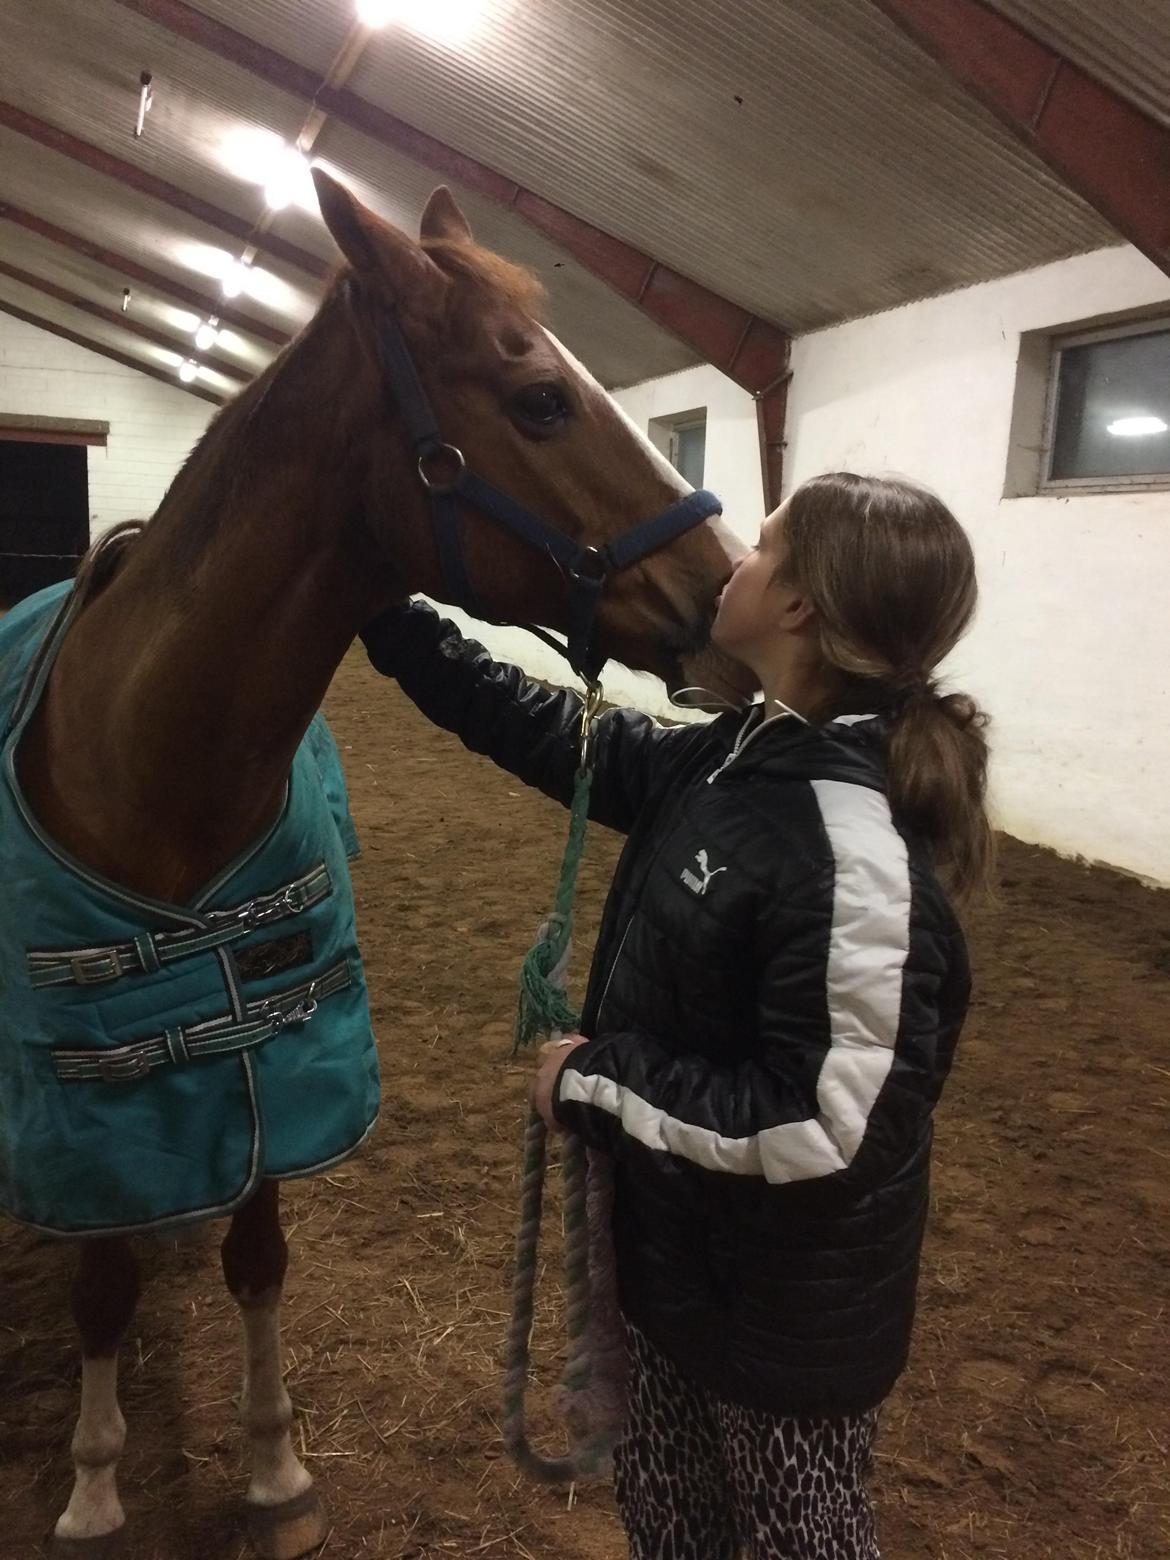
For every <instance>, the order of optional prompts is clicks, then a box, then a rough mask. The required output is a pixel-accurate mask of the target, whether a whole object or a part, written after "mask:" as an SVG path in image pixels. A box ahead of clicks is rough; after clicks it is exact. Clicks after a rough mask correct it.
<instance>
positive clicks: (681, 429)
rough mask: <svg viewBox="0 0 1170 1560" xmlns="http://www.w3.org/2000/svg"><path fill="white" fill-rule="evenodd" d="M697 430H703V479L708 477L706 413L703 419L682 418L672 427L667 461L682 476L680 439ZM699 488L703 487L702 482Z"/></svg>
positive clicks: (673, 423) (672, 424)
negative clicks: (683, 435) (685, 434)
mask: <svg viewBox="0 0 1170 1560" xmlns="http://www.w3.org/2000/svg"><path fill="white" fill-rule="evenodd" d="M696 428H701V429H702V430H703V477H704V479H705V478H706V476H707V417H706V413H704V414H703V415H702V416H701V417H680V418H679V419H678V421H677V422H672V423H671V425H670V451H669V453H668V455H667V459H668V460H669V461H670V464H671V465H672V466H673V467H674V469H675V470H676V471H677V472H678V473H679V475H680V476H681V475H682V467H681V466H680V465H679V439H680V436H681V435H682V434H684V433H693V432H694V430H695V429H696ZM699 486H700V487H701V486H702V483H701V482H700V484H699Z"/></svg>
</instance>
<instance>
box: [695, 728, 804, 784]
mask: <svg viewBox="0 0 1170 1560" xmlns="http://www.w3.org/2000/svg"><path fill="white" fill-rule="evenodd" d="M791 719H793V717H792V716H791V715H789V714H788V713H787V712H786V711H783V710H782V711H781V712H780V714H779V715H769V716H768V717H767V719H766V720H762V721H760V723H759V725H758V726H753V727H752V728H751V730H750V731H749V730H748V727H747V721H745V722H744V723H743V725H742V726H741V727H740V730H739V734H738V735H737V737H736V739H735V742H734V744H733V746H732V749H731V752H730V753H728V755H727V757H726V758H725V759H724V760H723V762H722V763H721V764H720V765H719V768H718V769H713V770H712V771H711V773H710V774H709V775H708V776H707V784H708V785H710V784H711V783H712V782H713V781H715V780H717V779H718V778H719V776H720V775H721V774H722V773H723V771H724V770H725V769H727V768H728V767H729V766H730V765H731V764H733V763H734V762H735V760H736V759H737V758H738V757H739V755H740V754H741V753H742V752H743V751H744V749H745V748H747V747H750V746H751V744H752V743H753V742H754V741H755V740H756V738H757V737H758V736H759V734H760V732H761V731H763V729H764V727H765V726H774V725H775V724H776V722H777V721H778V720H791Z"/></svg>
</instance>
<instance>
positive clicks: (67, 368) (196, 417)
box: [0, 314, 215, 536]
mask: <svg viewBox="0 0 1170 1560" xmlns="http://www.w3.org/2000/svg"><path fill="white" fill-rule="evenodd" d="M0 412H23V413H26V414H31V415H35V416H41V417H91V418H101V419H104V420H105V421H106V422H108V423H109V425H110V435H109V441H108V444H107V447H106V448H105V449H96V448H94V449H90V451H89V509H90V533H91V535H92V536H96V535H98V533H99V532H101V531H104V530H106V529H107V528H108V527H109V526H111V525H117V524H118V522H119V521H121V520H146V519H149V518H150V516H151V515H152V514H153V513H154V511H155V509H156V508H157V507H158V504H159V501H160V499H161V498H162V496H163V494H164V493H165V492H166V489H167V487H168V485H169V484H170V481H171V479H172V477H174V475H175V473H176V472H177V471H178V469H179V467H180V466H181V465H182V463H183V461H184V460H185V458H186V456H187V454H188V452H189V451H190V449H191V448H192V446H193V445H194V444H195V443H196V441H197V440H198V438H199V436H200V435H201V434H202V432H203V430H204V428H206V426H207V424H208V422H209V421H210V420H211V417H212V415H213V414H214V412H215V407H214V406H212V405H211V403H210V402H208V401H202V400H200V399H198V397H196V396H193V395H188V394H187V393H186V391H184V390H180V389H178V388H175V389H174V390H172V389H170V387H169V386H167V385H164V384H160V383H159V382H158V381H157V380H155V379H151V378H149V377H148V376H147V375H146V374H139V373H137V372H136V371H135V370H134V369H131V368H123V367H121V365H120V364H118V363H113V362H111V361H110V359H109V358H104V357H101V356H99V355H98V354H97V353H94V352H87V351H86V350H85V349H84V348H83V347H75V346H74V345H73V343H72V342H69V341H62V340H61V338H60V337H59V336H51V335H49V334H48V332H47V331H43V330H38V329H37V328H36V326H34V325H26V324H25V323H24V321H23V320H15V319H12V318H11V317H10V316H9V315H6V314H0Z"/></svg>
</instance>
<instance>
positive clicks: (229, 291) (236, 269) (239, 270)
mask: <svg viewBox="0 0 1170 1560" xmlns="http://www.w3.org/2000/svg"><path fill="white" fill-rule="evenodd" d="M247 285H248V267H247V266H246V265H245V264H244V262H243V261H242V260H232V261H229V263H228V264H227V265H226V266H225V267H224V273H223V276H222V278H221V279H220V286H221V287H222V288H223V295H224V297H225V298H238V297H239V296H240V294H241V293H242V292H243V290H244V288H245V287H246V286H247Z"/></svg>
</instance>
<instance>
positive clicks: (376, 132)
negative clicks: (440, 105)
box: [118, 0, 789, 394]
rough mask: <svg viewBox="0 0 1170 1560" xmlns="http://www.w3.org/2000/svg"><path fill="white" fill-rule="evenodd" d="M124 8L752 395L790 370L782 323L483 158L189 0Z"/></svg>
mask: <svg viewBox="0 0 1170 1560" xmlns="http://www.w3.org/2000/svg"><path fill="white" fill-rule="evenodd" d="M118 3H119V4H120V5H124V6H125V7H126V8H127V9H128V10H130V11H134V12H135V13H136V14H137V15H139V16H145V17H147V18H148V19H149V20H150V21H153V22H156V23H158V24H159V26H161V27H165V28H166V29H167V30H168V31H170V32H172V33H174V34H176V35H177V36H178V37H181V38H184V39H186V40H187V42H189V43H194V44H197V45H198V46H199V47H201V48H204V49H207V50H208V51H209V52H211V53H212V54H216V55H218V56H219V58H220V59H224V60H228V61H230V62H231V63H232V64H234V65H238V66H240V67H242V68H243V69H244V70H248V71H251V72H252V73H253V74H254V75H257V76H260V77H261V78H262V79H263V80H265V81H267V82H269V83H270V84H271V85H273V86H276V87H279V88H282V89H283V90H284V91H286V92H289V93H292V94H293V95H295V96H298V97H305V98H309V99H310V100H311V101H312V102H313V104H314V106H315V107H317V108H319V109H322V110H323V111H324V112H325V113H327V114H328V115H329V117H330V118H332V119H336V120H337V121H338V122H339V123H340V124H344V125H348V126H349V127H350V128H351V129H353V130H357V131H359V132H360V133H361V134H363V135H366V136H369V137H370V139H371V140H374V141H378V142H379V143H381V144H382V145H383V146H388V147H391V148H392V149H393V150H394V151H397V152H399V153H401V154H403V155H404V156H406V157H409V158H411V159H413V160H414V161H416V162H420V163H423V164H425V165H426V166H427V167H428V168H433V169H434V170H435V171H436V172H437V173H439V174H441V175H443V176H444V177H445V178H450V179H454V180H456V181H457V182H458V183H460V184H461V185H463V186H464V187H465V188H467V189H471V190H475V191H477V192H478V193H479V194H481V195H486V196H488V197H489V198H490V199H492V200H494V201H496V202H498V203H499V204H500V205H502V206H506V207H508V208H509V209H510V210H513V211H515V212H517V213H518V214H519V215H520V216H522V217H523V218H524V219H525V220H526V221H527V222H529V223H531V224H532V226H533V227H535V228H538V229H539V230H540V231H541V232H542V233H544V234H545V235H546V237H549V238H551V239H553V240H554V241H555V242H556V243H557V244H559V245H560V246H561V248H563V249H565V250H567V251H568V252H569V253H570V254H571V255H573V257H574V258H575V259H577V260H579V261H580V262H581V264H582V265H583V266H584V267H585V268H586V270H588V271H591V272H592V273H593V274H594V275H595V276H597V277H599V278H600V279H601V280H602V281H604V282H607V283H608V284H609V285H610V286H611V287H613V288H614V289H615V290H616V291H617V292H619V293H621V294H623V296H625V297H626V298H628V299H629V300H630V302H632V303H634V304H635V305H636V306H637V307H638V308H639V309H641V311H642V312H643V313H644V314H646V315H648V316H649V318H650V319H652V320H653V321H654V322H655V323H656V324H658V325H661V326H662V327H663V328H664V329H665V330H668V331H670V332H671V334H672V335H675V336H677V337H678V338H679V340H681V341H684V342H685V343H686V344H687V345H688V346H689V347H691V348H693V349H694V350H695V351H696V352H698V353H699V354H700V355H701V356H702V357H704V358H705V359H706V360H707V362H709V363H712V364H714V366H715V367H716V368H718V369H721V370H722V372H723V373H725V374H726V375H727V376H728V377H729V378H730V379H733V380H734V381H735V382H736V383H737V384H739V385H742V386H743V388H744V389H745V390H750V391H751V392H752V393H753V394H760V393H762V392H764V391H766V390H768V389H770V388H771V387H772V386H774V385H775V384H776V383H777V382H778V381H779V380H780V379H782V378H783V376H784V375H785V374H786V373H787V371H788V348H789V342H788V337H787V336H786V334H785V333H784V332H783V331H782V330H780V329H779V328H778V327H777V326H775V325H772V324H770V323H769V322H768V321H767V320H763V319H760V318H759V317H758V316H757V315H754V314H752V313H751V312H750V311H749V310H747V309H744V308H741V307H740V306H739V305H738V304H734V303H731V302H729V301H728V300H727V299H726V298H721V297H720V296H719V295H718V294H717V293H715V292H712V291H711V289H710V288H707V287H703V286H701V285H700V284H699V283H697V282H692V281H690V280H689V279H688V278H687V277H685V276H681V275H679V273H678V272H677V271H674V270H672V269H671V268H670V267H669V266H666V265H663V264H661V262H659V261H657V260H655V259H654V258H653V256H651V255H648V254H646V253H644V252H643V251H642V250H640V249H636V248H634V247H633V245H630V244H627V243H624V242H623V241H622V240H621V239H617V238H614V237H612V236H611V235H610V234H608V233H605V232H603V231H602V229H600V228H597V227H594V226H593V225H592V224H591V223H589V222H584V221H582V219H581V218H579V217H575V216H573V215H572V214H571V213H570V212H567V211H565V210H563V208H561V207H560V206H555V205H553V204H552V203H551V202H550V201H546V200H544V199H542V198H541V197H540V196H539V195H537V194H535V193H534V192H533V191H531V190H527V189H525V188H523V186H522V185H519V184H517V183H516V181H515V180H514V179H509V178H507V177H506V176H505V175H504V174H501V173H499V172H497V171H496V170H495V169H494V168H489V167H488V166H487V164H486V163H482V162H480V161H479V160H478V159H477V158H474V157H468V156H465V155H464V154H463V153H462V152H458V151H456V150H455V148H454V147H451V146H447V145H446V144H445V143H444V142H442V141H439V140H436V139H435V138H434V137H433V136H429V135H425V134H423V132H422V131H420V130H416V129H414V127H413V126H411V125H408V124H407V123H406V122H405V121H404V120H401V119H398V118H397V117H396V116H395V115H393V114H389V113H387V112H386V111H385V109H381V108H378V107H377V106H376V105H375V104H373V103H369V102H366V101H365V99H363V98H359V97H358V96H356V94H355V93H353V92H351V91H349V90H348V88H344V87H342V88H338V87H331V86H327V85H326V84H325V83H324V82H323V80H322V78H321V77H320V76H319V75H317V73H316V72H314V71H309V70H306V69H305V67H304V66H301V65H298V64H297V63H296V62H295V61H294V60H290V59H287V58H286V57H285V56H284V55H282V54H278V53H277V52H276V51H275V50H274V49H270V48H267V47H266V46H265V45H264V44H260V43H256V42H255V41H254V40H253V39H251V38H248V37H246V36H245V35H244V34H243V33H240V32H237V31H236V30H235V28H233V27H228V26H225V25H224V24H223V23H222V22H217V21H213V20H212V18H211V17H208V16H204V15H203V14H202V12H200V11H197V10H195V9H194V7H193V6H190V5H187V4H185V3H184V0H118Z"/></svg>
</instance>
